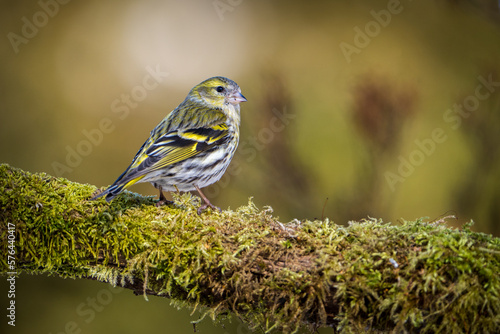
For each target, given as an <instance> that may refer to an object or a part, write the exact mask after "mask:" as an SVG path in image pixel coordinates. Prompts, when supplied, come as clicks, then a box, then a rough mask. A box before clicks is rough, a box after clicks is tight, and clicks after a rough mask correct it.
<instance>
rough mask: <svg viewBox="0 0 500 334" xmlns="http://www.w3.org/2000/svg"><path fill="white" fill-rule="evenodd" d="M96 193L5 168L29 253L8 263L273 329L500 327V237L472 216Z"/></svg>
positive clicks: (4, 240) (4, 267) (17, 244)
mask: <svg viewBox="0 0 500 334" xmlns="http://www.w3.org/2000/svg"><path fill="white" fill-rule="evenodd" d="M95 191H96V187H94V186H91V185H85V184H78V183H73V182H70V181H68V180H66V179H62V178H55V177H51V176H49V175H47V174H43V173H39V174H31V173H29V172H25V171H22V170H20V169H16V168H12V167H10V166H9V165H6V164H3V165H0V203H1V209H0V220H1V222H2V224H1V226H0V238H1V239H0V240H1V250H2V253H3V254H7V253H8V252H9V251H11V250H14V251H15V259H16V263H15V265H14V266H13V267H11V264H10V263H8V261H7V258H6V257H2V259H1V260H0V261H1V262H0V265H1V268H0V269H1V272H2V273H3V274H7V273H8V272H12V271H17V272H21V271H22V272H27V273H30V274H34V273H35V274H36V273H50V274H52V275H59V276H62V277H74V278H88V279H96V280H99V281H105V282H109V283H111V284H113V285H121V286H123V287H125V288H127V289H131V290H133V291H134V292H135V293H137V294H147V295H156V296H162V297H167V298H171V299H174V300H176V301H178V302H179V304H182V305H184V306H186V307H198V306H202V307H204V309H205V310H206V312H207V314H209V315H211V316H212V317H217V316H221V315H227V314H236V315H237V316H238V317H240V318H241V319H243V320H244V321H246V322H247V323H248V324H249V325H250V326H251V327H253V328H260V329H264V330H265V331H272V330H273V329H276V330H280V331H282V332H284V333H291V332H294V331H296V330H298V329H299V328H300V327H302V326H308V327H309V328H311V329H314V328H318V327H325V326H329V327H333V328H334V331H336V332H337V331H338V332H345V333H351V332H373V333H375V332H379V331H391V332H394V333H400V332H401V333H403V332H405V333H407V332H409V333H413V332H415V333H416V332H418V333H434V332H450V333H451V332H453V333H460V332H467V333H471V332H478V333H479V332H490V333H493V332H500V302H499V300H500V297H499V296H500V278H499V275H498V272H500V239H498V238H494V237H492V236H490V235H485V234H481V233H475V232H472V231H470V229H469V227H470V225H471V224H469V225H466V226H464V228H462V229H454V228H450V227H446V224H445V222H444V220H440V221H434V222H425V221H424V220H422V219H420V220H417V221H412V222H403V223H401V224H397V225H391V224H384V223H382V222H381V221H379V220H375V219H370V220H364V221H361V222H351V223H349V225H348V226H347V227H345V226H340V225H336V224H334V223H332V222H330V221H329V220H327V219H326V220H323V221H319V220H315V221H298V220H294V221H292V222H290V223H287V224H283V223H281V222H279V221H278V219H277V218H275V217H273V216H272V210H271V209H270V208H268V207H266V208H264V209H261V210H260V209H258V208H256V207H255V205H254V204H253V203H252V202H251V201H249V203H248V205H246V206H242V207H240V208H238V209H237V210H235V211H231V210H226V211H223V212H221V213H219V212H212V211H207V212H205V213H203V214H202V215H201V216H199V215H197V213H196V205H197V204H198V203H199V202H198V201H199V199H198V198H197V197H193V196H192V195H191V194H183V195H180V196H175V203H174V205H170V206H165V207H161V208H157V207H156V206H155V205H154V203H155V202H154V200H153V199H151V198H149V197H142V196H139V195H137V194H134V193H131V192H125V193H124V194H122V195H120V196H119V197H118V198H117V199H115V200H114V201H112V202H111V203H106V202H105V201H104V200H98V201H90V200H89V198H90V197H91V196H92V194H93V193H94V192H95ZM13 234H14V235H15V239H13V237H10V239H9V236H11V235H13Z"/></svg>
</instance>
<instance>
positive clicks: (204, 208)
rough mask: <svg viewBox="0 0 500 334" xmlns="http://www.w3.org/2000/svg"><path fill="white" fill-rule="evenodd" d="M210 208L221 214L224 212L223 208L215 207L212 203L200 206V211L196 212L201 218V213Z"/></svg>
mask: <svg viewBox="0 0 500 334" xmlns="http://www.w3.org/2000/svg"><path fill="white" fill-rule="evenodd" d="M208 207H210V208H211V209H212V210H217V211H219V212H222V210H221V208H219V207H218V206H215V205H213V204H212V203H205V204H202V205H200V207H199V208H198V210H196V212H197V213H198V215H199V216H201V213H202V212H203V211H204V210H206V209H207V208H208Z"/></svg>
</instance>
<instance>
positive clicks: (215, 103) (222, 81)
mask: <svg viewBox="0 0 500 334" xmlns="http://www.w3.org/2000/svg"><path fill="white" fill-rule="evenodd" d="M189 96H191V97H193V98H195V99H197V100H201V101H203V102H205V103H206V104H208V105H209V106H211V107H219V108H223V107H224V106H227V105H233V106H236V105H238V104H240V103H241V102H245V101H246V100H247V99H246V98H245V97H244V96H243V95H242V94H241V89H240V87H239V86H238V84H237V83H236V82H234V81H233V80H230V79H228V78H225V77H213V78H210V79H207V80H205V81H203V82H201V83H200V84H198V85H196V86H195V87H193V89H192V90H191V92H190V93H189Z"/></svg>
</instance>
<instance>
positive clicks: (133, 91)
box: [0, 0, 500, 334]
mask: <svg viewBox="0 0 500 334" xmlns="http://www.w3.org/2000/svg"><path fill="white" fill-rule="evenodd" d="M63 2H64V1H62V0H60V2H56V1H55V0H42V1H40V2H36V1H15V2H14V1H3V2H1V5H0V6H1V7H0V8H1V13H0V15H1V20H0V22H1V23H0V27H1V33H2V34H3V36H4V38H3V41H2V42H1V43H0V54H1V60H2V61H1V62H0V72H1V76H0V96H1V100H2V108H1V114H0V115H1V116H0V117H1V121H0V156H1V159H0V162H6V163H9V164H11V165H13V166H15V167H20V168H23V169H25V170H28V171H31V172H42V171H43V172H47V173H49V174H52V175H59V176H63V177H66V178H68V179H70V180H72V181H77V182H83V183H90V184H95V185H98V186H106V185H109V184H110V183H112V182H113V181H114V180H115V179H116V177H118V175H120V174H121V173H122V172H123V170H124V169H125V168H126V167H127V166H128V164H129V163H130V162H131V160H132V158H133V156H134V154H135V153H136V152H137V150H138V149H139V147H140V146H141V145H142V143H143V142H144V140H145V139H146V138H147V137H148V135H149V131H150V130H152V129H153V127H154V126H156V124H157V123H158V122H159V121H160V120H161V119H162V118H163V117H164V116H165V115H166V114H167V113H168V112H169V111H170V110H172V109H173V108H175V107H176V106H177V105H178V104H179V103H180V102H181V101H182V100H183V99H184V98H185V96H186V94H187V92H188V91H189V89H190V88H191V87H192V86H194V85H195V84H197V83H199V82H200V81H202V80H204V79H206V78H208V77H210V76H214V75H223V76H227V77H229V78H231V79H233V80H235V81H236V82H237V83H238V84H239V85H240V87H241V88H242V91H243V94H244V95H245V96H246V97H247V99H248V102H247V103H244V104H242V129H241V142H240V147H239V149H238V151H237V155H236V157H235V159H234V160H233V163H232V165H231V167H230V169H229V171H228V172H227V173H226V175H225V176H224V177H223V179H222V180H221V181H220V182H219V183H217V184H215V185H213V186H212V187H210V188H207V189H206V194H207V195H208V196H209V198H211V200H212V202H213V203H215V204H217V205H219V206H221V207H222V208H228V207H230V208H237V207H238V206H240V205H244V204H246V203H247V201H248V197H250V196H253V200H254V202H255V203H256V204H257V205H258V206H259V207H262V206H264V205H270V206H272V207H273V208H274V210H275V214H276V215H277V216H279V217H280V218H281V219H282V220H283V221H284V222H286V221H289V220H291V219H293V218H298V219H314V218H318V219H321V218H322V217H328V218H330V219H331V220H333V221H334V222H336V223H338V224H345V223H347V222H348V221H349V220H356V219H360V218H363V217H367V216H370V217H377V218H382V219H383V220H384V221H392V222H395V223H396V222H397V221H398V220H399V219H406V220H411V219H415V218H419V217H423V216H424V217H429V219H439V218H440V217H442V216H447V215H455V216H456V217H457V219H456V220H453V221H449V223H450V224H454V225H455V226H461V225H462V224H463V223H464V222H467V221H469V220H470V219H473V220H474V221H475V222H476V224H475V225H474V229H475V230H477V231H481V232H486V233H493V234H495V235H497V236H499V235H500V225H499V224H498V221H499V218H500V158H499V156H500V154H499V145H498V144H499V141H500V135H499V133H500V113H499V112H500V15H499V8H498V5H499V4H498V2H496V1H460V0H454V1H436V2H433V3H423V2H419V1H401V2H396V1H354V2H350V3H349V4H344V3H342V4H341V3H333V2H331V1H319V2H301V1H272V0H271V1H269V0H266V1H242V0H215V1H212V0H208V1H201V0H192V1H182V2H180V1H153V0H151V1H106V2H102V1H85V2H82V1H80V2H79V1H71V2H68V3H66V4H63ZM131 190H132V191H137V192H140V193H142V194H147V195H156V191H155V189H154V188H153V187H152V186H150V185H149V184H144V185H137V186H134V187H133V188H131ZM3 281H4V280H2V283H1V285H0V287H1V289H2V290H1V291H7V288H6V286H7V285H6V284H5V283H4V282H3ZM107 291H108V287H107V285H104V284H99V283H96V282H81V281H68V280H62V279H59V278H42V277H26V276H22V277H21V278H19V279H18V280H17V292H18V293H17V295H16V301H17V306H18V308H17V322H16V328H10V327H9V328H8V333H27V332H37V333H38V332H40V333H54V334H55V333H60V332H63V333H64V332H68V333H70V332H72V331H74V330H81V333H139V332H146V331H149V332H166V333H191V332H192V330H193V329H192V326H191V325H190V323H189V321H190V320H195V319H197V317H198V316H199V314H198V313H195V314H194V315H193V316H190V315H189V311H187V310H181V311H178V310H176V309H175V308H173V307H171V306H169V303H168V301H167V300H163V299H161V298H151V299H150V301H149V302H146V301H144V299H143V298H142V297H135V296H133V295H131V293H130V292H129V291H124V292H119V293H113V294H110V293H108V292H107ZM109 296H111V298H110V297H109ZM88 298H90V302H91V301H92V299H93V298H95V299H96V304H95V305H94V306H96V307H95V308H92V307H91V306H89V305H90V304H89V303H90V302H89V300H88ZM106 298H107V299H106ZM117 301H120V302H117ZM82 303H83V306H82ZM89 308H90V310H92V309H93V310H94V311H95V312H94V317H93V318H92V319H91V316H90V315H91V312H90V311H89ZM3 309H4V310H5V308H3ZM85 311H87V313H85ZM82 312H84V313H83V315H82ZM5 323H6V321H5V320H4V321H2V324H1V325H0V326H4V325H5ZM68 324H69V325H68ZM75 324H76V325H75ZM75 326H76V327H75ZM199 329H200V330H201V332H202V333H247V332H248V330H247V329H246V327H245V326H243V325H239V323H238V321H236V320H233V322H232V323H229V322H225V323H224V327H223V326H221V325H213V324H212V322H211V321H210V320H207V321H204V322H202V324H201V325H199ZM2 332H3V331H2ZM320 332H321V333H323V332H324V333H327V332H329V331H327V330H321V331H320ZM75 333H76V332H75Z"/></svg>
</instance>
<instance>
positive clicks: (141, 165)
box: [119, 122, 228, 186]
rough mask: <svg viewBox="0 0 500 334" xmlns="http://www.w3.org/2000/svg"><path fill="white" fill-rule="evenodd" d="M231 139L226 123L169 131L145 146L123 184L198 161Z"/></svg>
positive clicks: (122, 181)
mask: <svg viewBox="0 0 500 334" xmlns="http://www.w3.org/2000/svg"><path fill="white" fill-rule="evenodd" d="M227 135H228V128H227V125H226V124H225V123H222V122H221V123H218V124H213V125H210V126H204V127H198V128H192V129H177V130H173V131H169V132H167V133H166V134H164V135H162V136H160V137H159V138H158V139H157V140H155V141H154V142H152V143H149V142H146V143H144V145H143V147H142V148H141V149H140V150H139V153H138V154H137V155H136V157H135V158H134V161H133V162H132V164H131V165H130V167H129V168H128V169H127V171H126V172H125V173H124V174H123V175H122V177H121V179H120V180H119V181H120V183H121V184H126V186H129V185H131V184H133V183H135V182H137V181H138V180H140V179H141V178H142V177H144V176H145V175H146V174H148V173H151V172H153V171H157V170H159V169H162V168H165V167H167V166H169V165H172V164H174V163H177V162H180V161H183V160H186V159H188V158H191V157H194V156H195V155H197V154H199V153H201V152H203V151H206V150H207V149H209V148H211V147H213V145H216V144H220V143H221V142H223V141H224V140H226V139H227ZM148 144H149V145H148Z"/></svg>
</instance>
